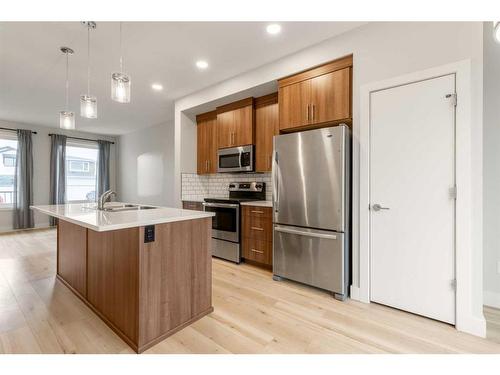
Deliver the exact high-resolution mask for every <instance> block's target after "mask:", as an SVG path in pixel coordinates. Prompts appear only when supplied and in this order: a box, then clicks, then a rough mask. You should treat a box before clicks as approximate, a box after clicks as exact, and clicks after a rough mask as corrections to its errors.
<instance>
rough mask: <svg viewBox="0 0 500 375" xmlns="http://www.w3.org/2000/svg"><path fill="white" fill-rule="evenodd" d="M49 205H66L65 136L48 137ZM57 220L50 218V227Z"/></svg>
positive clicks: (52, 135)
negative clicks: (49, 144) (49, 142)
mask: <svg viewBox="0 0 500 375" xmlns="http://www.w3.org/2000/svg"><path fill="white" fill-rule="evenodd" d="M50 141H51V147H50V204H64V203H66V136H65V135H61V134H51V135H50ZM56 223H57V220H56V219H54V218H53V217H51V218H50V225H56Z"/></svg>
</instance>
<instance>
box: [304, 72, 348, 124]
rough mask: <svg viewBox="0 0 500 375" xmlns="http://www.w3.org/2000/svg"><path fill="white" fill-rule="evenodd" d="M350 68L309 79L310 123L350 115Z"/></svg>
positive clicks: (329, 120)
mask: <svg viewBox="0 0 500 375" xmlns="http://www.w3.org/2000/svg"><path fill="white" fill-rule="evenodd" d="M350 69H351V68H344V69H341V70H337V71H335V72H331V73H328V74H323V75H322V76H319V77H315V78H313V79H311V116H310V117H311V123H312V124H320V123H323V122H332V121H337V120H342V119H347V118H349V117H350V108H351V95H350V91H351V90H350V82H351V79H350Z"/></svg>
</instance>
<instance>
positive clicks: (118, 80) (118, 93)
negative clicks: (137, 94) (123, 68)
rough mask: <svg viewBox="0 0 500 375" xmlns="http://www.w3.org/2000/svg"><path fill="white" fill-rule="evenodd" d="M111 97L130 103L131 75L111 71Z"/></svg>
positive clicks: (117, 100)
mask: <svg viewBox="0 0 500 375" xmlns="http://www.w3.org/2000/svg"><path fill="white" fill-rule="evenodd" d="M111 99H112V100H114V101H115V102H118V103H130V76H128V75H127V74H125V73H111Z"/></svg>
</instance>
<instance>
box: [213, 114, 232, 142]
mask: <svg viewBox="0 0 500 375" xmlns="http://www.w3.org/2000/svg"><path fill="white" fill-rule="evenodd" d="M233 134H234V111H228V112H223V113H219V114H217V148H225V147H231V146H232V145H233Z"/></svg>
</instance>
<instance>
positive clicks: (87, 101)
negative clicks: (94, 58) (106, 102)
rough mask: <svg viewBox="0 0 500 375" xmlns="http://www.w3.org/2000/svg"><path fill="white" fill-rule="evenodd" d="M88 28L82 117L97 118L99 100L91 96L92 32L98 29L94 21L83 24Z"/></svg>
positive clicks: (81, 106) (81, 99)
mask: <svg viewBox="0 0 500 375" xmlns="http://www.w3.org/2000/svg"><path fill="white" fill-rule="evenodd" d="M83 25H84V26H86V27H87V95H81V96H80V116H82V117H86V118H97V98H96V97H95V96H93V95H90V30H94V29H95V28H96V23H95V22H94V21H87V22H83Z"/></svg>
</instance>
